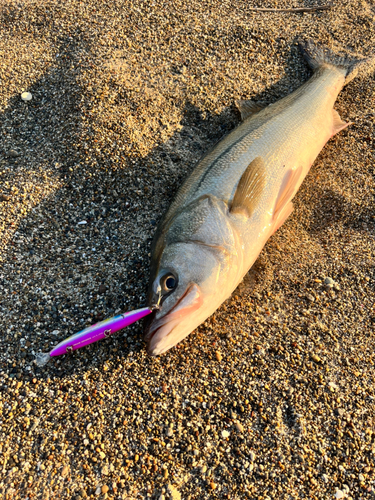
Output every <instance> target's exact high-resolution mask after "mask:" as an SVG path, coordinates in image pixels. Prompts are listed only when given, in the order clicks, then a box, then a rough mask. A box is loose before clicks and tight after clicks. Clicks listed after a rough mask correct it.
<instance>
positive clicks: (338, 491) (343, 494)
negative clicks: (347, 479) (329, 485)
mask: <svg viewBox="0 0 375 500" xmlns="http://www.w3.org/2000/svg"><path fill="white" fill-rule="evenodd" d="M335 498H337V499H339V498H345V493H344V492H343V491H341V490H337V491H336V494H335Z"/></svg>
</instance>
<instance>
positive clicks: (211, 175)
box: [144, 40, 375, 356]
mask: <svg viewBox="0 0 375 500" xmlns="http://www.w3.org/2000/svg"><path fill="white" fill-rule="evenodd" d="M299 47H300V50H301V52H302V54H303V56H304V58H305V59H306V61H307V63H308V64H309V66H310V68H311V69H312V71H313V74H312V76H311V77H310V79H309V80H307V81H306V82H305V83H304V84H303V85H301V86H300V87H299V88H298V89H296V90H295V91H294V92H292V93H291V94H289V95H287V96H286V97H284V98H282V99H280V100H279V101H276V102H275V103H272V104H270V105H263V104H262V103H257V102H254V101H251V100H242V101H238V102H237V105H238V108H239V110H240V113H241V118H242V123H241V124H240V125H239V126H238V127H237V128H235V129H234V130H233V131H232V132H230V133H229V134H228V135H227V136H226V137H224V138H223V139H222V140H221V141H220V142H219V143H218V144H217V145H216V146H215V147H214V148H213V149H212V150H211V151H209V152H208V153H207V154H206V155H205V156H203V158H202V159H201V160H200V161H199V162H198V163H197V165H196V166H195V168H194V169H193V171H192V173H191V174H190V175H189V176H188V177H187V179H186V180H185V182H184V183H183V184H182V186H181V188H180V189H179V191H178V192H177V195H176V197H175V199H174V201H173V202H172V204H171V205H170V208H169V210H168V211H167V212H166V214H165V215H164V217H163V218H162V220H161V222H160V223H159V225H158V227H157V230H156V233H155V236H154V239H153V243H152V248H151V253H152V258H151V271H150V285H149V291H148V301H149V302H148V303H149V304H150V305H152V304H154V303H156V302H157V301H159V302H160V306H161V307H160V309H158V310H157V311H155V312H154V313H153V314H152V315H150V316H149V318H150V320H149V321H148V322H147V321H146V324H145V330H144V338H145V340H146V342H147V351H148V353H149V354H150V355H151V356H158V355H161V354H163V353H165V352H166V351H168V350H169V349H171V348H172V347H173V346H175V345H176V344H178V343H179V342H181V340H183V339H184V338H185V337H187V336H188V335H189V334H190V333H191V332H193V331H194V330H195V329H196V328H197V327H198V326H199V325H200V324H201V323H203V322H204V321H205V320H206V319H207V318H209V317H210V316H211V315H212V314H213V313H214V312H215V311H216V309H218V308H219V307H220V305H221V304H222V303H223V302H224V301H225V300H227V299H228V298H229V297H230V295H231V294H232V293H233V291H234V290H235V289H236V287H237V286H238V285H239V283H240V282H241V281H242V279H243V278H244V276H245V275H246V273H247V272H248V271H249V269H250V268H251V267H252V265H253V264H254V262H255V260H256V259H257V257H258V255H259V254H260V252H261V250H262V249H263V247H264V245H265V244H266V242H267V240H268V239H269V238H270V237H271V236H272V235H273V234H274V233H275V232H276V231H277V230H278V229H279V228H280V226H282V225H283V224H284V222H285V221H286V220H287V218H288V217H289V216H290V214H291V213H292V211H293V203H292V200H293V197H294V196H295V194H296V193H297V191H298V189H299V187H300V186H301V183H302V181H303V180H304V178H305V177H306V175H307V174H308V172H309V170H310V168H311V165H312V164H313V162H314V160H315V158H316V157H317V156H318V154H319V152H320V151H321V150H322V148H323V147H324V145H325V144H326V143H327V141H328V140H329V139H330V138H331V137H333V136H334V135H335V134H337V133H338V132H340V131H342V130H344V129H345V128H346V127H348V126H349V125H350V124H351V122H346V121H344V120H342V119H341V118H340V116H339V114H338V112H337V111H336V110H335V109H334V108H333V106H334V103H335V101H336V98H337V96H338V94H339V92H340V91H341V89H342V88H343V87H344V86H345V85H346V84H347V83H349V82H350V81H351V80H352V79H353V78H355V77H356V76H365V75H366V74H368V73H370V72H371V71H373V70H374V67H375V58H350V57H347V56H344V57H339V56H337V55H335V54H334V53H333V52H332V51H331V50H329V49H328V48H326V47H323V46H320V45H318V44H315V43H314V42H313V41H312V40H306V41H300V42H299Z"/></svg>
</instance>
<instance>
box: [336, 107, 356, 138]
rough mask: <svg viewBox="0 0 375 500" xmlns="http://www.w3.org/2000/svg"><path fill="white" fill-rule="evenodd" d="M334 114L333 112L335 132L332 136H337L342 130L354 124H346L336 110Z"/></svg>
mask: <svg viewBox="0 0 375 500" xmlns="http://www.w3.org/2000/svg"><path fill="white" fill-rule="evenodd" d="M332 112H333V130H332V135H335V134H337V133H338V132H340V131H341V130H344V128H346V127H348V126H349V125H352V124H353V122H344V121H343V120H341V117H340V115H339V114H338V112H337V111H336V110H335V109H333V110H332Z"/></svg>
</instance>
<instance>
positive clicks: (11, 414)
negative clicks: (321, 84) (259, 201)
mask: <svg viewBox="0 0 375 500" xmlns="http://www.w3.org/2000/svg"><path fill="white" fill-rule="evenodd" d="M318 3H319V2H318ZM320 3H322V2H320ZM313 4H315V2H312V1H310V0H307V1H306V2H302V1H300V0H295V2H294V3H293V6H295V7H304V6H311V5H313ZM252 6H254V7H255V6H258V7H260V6H262V7H275V8H282V7H285V8H286V7H290V2H287V1H286V0H279V1H278V2H276V1H273V0H270V1H268V2H267V3H266V4H265V3H264V2H260V1H258V0H254V2H252ZM249 7H250V5H249V2H245V1H242V0H238V1H237V2H230V3H225V2H213V1H209V0H203V1H199V2H198V1H195V0H193V1H191V2H179V1H178V2H173V3H169V2H161V1H159V0H156V1H154V2H152V3H151V2H148V3H147V2H141V1H136V2H130V1H128V2H125V1H122V0H118V1H115V2H97V1H96V2H94V1H92V0H83V1H82V0H80V1H78V0H67V1H66V2H52V1H46V0H38V1H36V0H25V1H23V2H20V1H18V0H17V1H14V0H9V1H8V2H5V3H4V2H3V3H2V4H1V7H0V23H1V26H2V36H1V38H0V55H1V57H0V79H1V82H2V85H1V87H0V106H1V114H2V117H1V118H2V119H1V135H0V234H1V237H0V332H1V335H0V424H1V425H0V464H1V468H2V469H1V471H2V473H1V474H0V496H1V497H2V498H5V499H22V500H25V499H37V498H40V499H43V500H47V499H53V498H59V499H69V500H71V499H80V498H97V497H99V498H108V499H124V500H125V499H126V500H133V499H136V498H137V499H139V498H145V499H147V498H150V499H158V498H161V499H165V500H171V499H180V498H181V499H184V500H188V499H191V500H193V499H202V498H210V499H211V498H213V499H214V498H218V499H219V498H220V499H232V500H234V499H236V500H237V499H238V500H239V499H241V500H242V499H243V498H251V499H254V500H255V499H257V500H258V499H267V498H268V499H269V498H271V499H272V498H277V499H299V498H312V499H314V498H315V499H319V500H320V499H326V498H327V499H333V498H342V497H338V495H340V494H342V495H344V498H348V499H350V498H352V499H355V500H359V499H366V498H373V495H374V488H375V484H374V481H375V475H374V474H375V465H374V462H375V457H374V454H375V444H374V439H375V432H374V419H375V415H374V397H375V395H374V378H375V373H374V362H375V357H374V325H375V310H374V295H375V294H374V285H375V281H374V279H375V276H374V269H375V268H374V255H375V241H374V228H375V219H374V213H375V212H374V198H373V193H374V187H375V186H374V174H375V171H374V149H373V144H374V143H373V137H374V116H375V115H374V111H373V110H374V105H375V99H374V97H375V95H374V77H373V76H370V77H367V78H365V79H363V80H354V81H353V82H352V83H350V85H348V86H347V87H346V88H345V89H344V90H343V92H342V93H341V94H340V96H339V98H338V101H337V104H336V109H337V110H338V111H339V113H340V115H341V116H342V117H343V119H345V120H347V121H352V122H354V123H353V125H351V127H349V128H348V129H346V130H345V131H343V132H341V133H340V134H338V135H336V136H335V137H333V138H332V139H331V140H330V141H329V143H328V144H327V145H326V147H325V148H324V149H323V151H322V153H321V154H320V155H319V157H318V159H317V160H316V162H315V163H314V165H313V167H312V169H311V172H310V174H309V176H308V177H307V179H306V181H305V182H304V184H303V185H302V187H301V189H300V191H299V193H298V195H297V197H296V198H295V202H294V205H295V210H294V213H293V215H292V216H291V217H290V219H289V220H288V221H287V222H286V224H285V225H284V226H283V227H282V228H281V229H280V230H279V231H278V232H277V233H276V235H275V236H274V237H273V238H271V240H270V241H269V243H268V244H267V246H266V248H265V249H264V251H263V252H262V254H261V256H260V257H259V259H258V260H257V262H256V264H255V265H254V267H253V269H252V270H251V271H250V273H249V274H248V276H247V277H246V279H245V280H244V283H243V284H242V285H241V286H240V287H239V288H238V290H237V291H236V292H235V293H234V294H233V297H232V298H231V299H230V300H229V301H228V302H227V303H226V304H224V305H223V306H222V307H221V308H220V309H219V310H218V311H217V312H216V313H215V314H214V315H213V316H212V317H211V318H209V319H208V320H207V321H206V322H205V323H204V324H203V325H202V326H201V327H200V328H198V330H197V331H196V332H195V333H194V334H192V335H190V336H189V337H188V338H187V339H186V340H185V341H184V342H182V343H181V345H179V346H177V347H176V348H174V349H172V350H171V351H169V352H168V353H167V354H166V355H165V356H163V357H161V358H157V359H151V358H149V357H148V356H147V355H146V353H145V349H144V345H143V341H142V337H141V333H142V327H141V325H134V326H132V327H129V328H128V329H127V330H126V331H124V332H120V333H118V334H116V335H115V336H113V337H111V338H109V339H107V340H105V341H102V342H100V343H98V344H95V345H92V346H89V347H87V348H85V349H83V350H81V351H78V352H76V353H74V354H73V355H71V356H68V357H63V358H60V359H56V360H53V361H51V362H50V363H49V364H48V365H47V366H46V367H45V368H44V369H40V368H38V367H37V366H36V365H35V363H34V358H35V353H37V352H40V351H42V352H48V351H49V350H50V349H51V347H52V346H53V345H55V344H56V343H57V342H58V341H59V340H62V339H64V338H65V337H67V336H68V335H69V334H73V333H75V332H77V331H79V330H80V329H82V328H83V327H85V326H88V325H90V324H92V323H94V322H97V321H100V320H101V319H104V318H105V317H109V316H113V315H114V314H115V313H116V312H118V311H126V310H130V309H133V308H137V307H140V306H141V305H142V304H144V302H145V291H146V286H147V280H148V274H149V259H150V243H151V240H152V236H153V233H154V231H155V227H156V225H157V223H158V221H159V219H160V217H161V215H162V214H163V212H164V211H165V210H166V208H167V207H168V205H169V203H170V202H171V199H172V197H173V195H174V194H175V192H176V190H177V188H178V186H179V185H180V184H181V182H182V180H183V178H184V177H185V176H186V175H187V173H188V172H190V171H191V169H192V168H193V166H194V164H195V162H196V161H197V160H198V159H199V157H200V156H201V155H202V154H203V153H204V152H205V151H206V150H207V149H209V148H210V147H211V146H212V145H213V144H214V143H215V142H216V141H217V140H218V139H220V137H222V136H223V135H224V134H225V133H227V132H228V131H230V130H231V129H232V128H233V127H235V126H236V125H237V124H238V123H239V113H238V111H237V110H236V109H235V106H234V101H235V99H241V98H242V99H243V98H254V99H256V100H260V101H268V102H274V101H276V100H277V99H279V98H281V97H283V96H285V95H286V94H288V93H289V92H291V91H292V90H294V89H295V88H297V87H298V86H299V85H301V83H302V82H304V81H305V80H306V79H307V78H308V76H309V74H310V72H309V69H308V68H307V66H306V64H305V62H304V61H303V60H302V58H301V56H300V55H299V53H298V50H297V46H296V41H297V39H298V37H300V36H303V37H311V38H313V39H314V40H317V41H321V42H323V43H325V44H327V45H329V46H331V47H333V48H334V49H335V50H336V51H338V52H339V51H343V52H349V53H352V54H358V53H360V54H363V55H369V54H374V53H375V48H374V46H373V45H374V44H373V40H375V37H374V35H375V33H374V9H373V7H372V6H371V5H370V3H367V2H362V1H359V0H353V1H350V2H348V1H344V2H336V4H335V5H334V7H333V8H332V10H330V11H322V12H314V13H309V14H307V13H306V14H293V13H283V14H280V13H275V12H273V13H254V12H250V10H249ZM25 93H26V94H27V95H30V96H32V99H31V100H23V98H22V95H25ZM327 280H329V281H327Z"/></svg>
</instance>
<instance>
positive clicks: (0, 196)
mask: <svg viewBox="0 0 375 500" xmlns="http://www.w3.org/2000/svg"><path fill="white" fill-rule="evenodd" d="M9 200H10V196H9V195H8V194H0V201H9Z"/></svg>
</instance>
